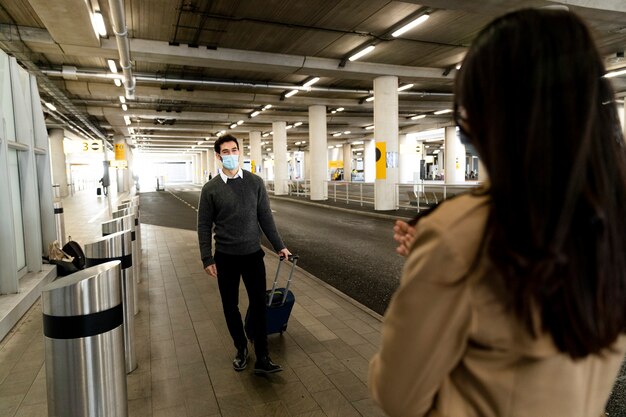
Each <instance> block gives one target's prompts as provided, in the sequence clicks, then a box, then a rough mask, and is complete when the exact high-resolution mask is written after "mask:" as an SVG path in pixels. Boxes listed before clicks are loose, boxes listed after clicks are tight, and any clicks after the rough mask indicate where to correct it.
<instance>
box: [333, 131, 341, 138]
mask: <svg viewBox="0 0 626 417" xmlns="http://www.w3.org/2000/svg"><path fill="white" fill-rule="evenodd" d="M333 136H334V137H337V136H341V132H337V133H333Z"/></svg>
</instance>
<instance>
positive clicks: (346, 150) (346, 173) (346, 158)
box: [343, 143, 352, 181]
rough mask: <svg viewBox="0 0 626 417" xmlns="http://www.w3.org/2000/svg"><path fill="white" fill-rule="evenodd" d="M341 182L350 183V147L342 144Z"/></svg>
mask: <svg viewBox="0 0 626 417" xmlns="http://www.w3.org/2000/svg"><path fill="white" fill-rule="evenodd" d="M343 180H344V181H352V145H350V144H349V143H344V144H343Z"/></svg>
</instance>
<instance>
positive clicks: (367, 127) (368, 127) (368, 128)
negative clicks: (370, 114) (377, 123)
mask: <svg viewBox="0 0 626 417" xmlns="http://www.w3.org/2000/svg"><path fill="white" fill-rule="evenodd" d="M372 129H374V125H371V126H365V130H372Z"/></svg>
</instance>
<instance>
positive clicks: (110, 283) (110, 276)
mask: <svg viewBox="0 0 626 417" xmlns="http://www.w3.org/2000/svg"><path fill="white" fill-rule="evenodd" d="M121 303H122V286H121V269H120V261H110V262H105V263H103V264H100V265H96V266H92V267H90V268H86V269H83V270H81V271H78V272H75V273H73V274H70V275H68V276H65V277H62V278H59V279H56V280H55V281H53V282H51V283H49V284H47V285H45V286H44V287H43V289H42V290H41V304H42V310H43V313H44V314H47V315H49V316H82V315H86V314H92V313H99V312H101V311H105V310H109V309H111V308H113V307H116V306H118V305H120V304H121Z"/></svg>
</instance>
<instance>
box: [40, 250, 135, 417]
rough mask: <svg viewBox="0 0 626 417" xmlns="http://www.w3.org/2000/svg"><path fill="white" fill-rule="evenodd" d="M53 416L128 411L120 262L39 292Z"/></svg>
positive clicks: (118, 415)
mask: <svg viewBox="0 0 626 417" xmlns="http://www.w3.org/2000/svg"><path fill="white" fill-rule="evenodd" d="M41 303H42V310H43V332H44V344H45V351H46V353H45V358H46V360H45V364H46V383H47V396H48V416H49V417H85V416H89V417H91V416H94V417H95V416H110V417H126V416H127V415H128V405H127V394H126V369H125V365H124V328H123V323H124V313H123V307H122V287H121V280H120V262H119V261H112V262H107V263H104V264H101V265H98V266H94V267H91V268H87V269H83V270H81V271H78V272H76V273H74V274H71V275H68V276H66V277H63V278H61V279H57V280H55V281H53V282H52V283H50V284H47V285H46V286H44V288H43V289H42V292H41Z"/></svg>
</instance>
